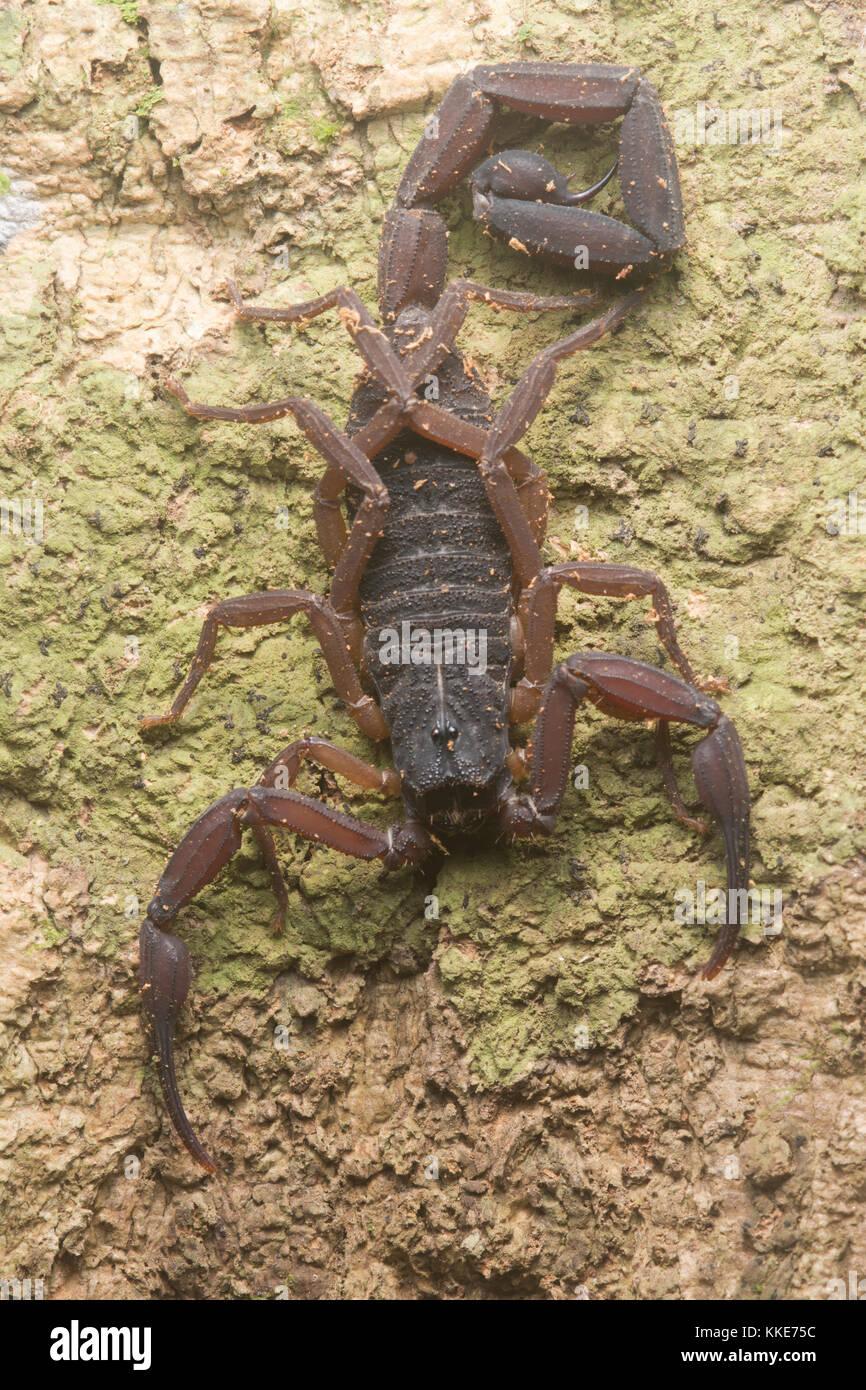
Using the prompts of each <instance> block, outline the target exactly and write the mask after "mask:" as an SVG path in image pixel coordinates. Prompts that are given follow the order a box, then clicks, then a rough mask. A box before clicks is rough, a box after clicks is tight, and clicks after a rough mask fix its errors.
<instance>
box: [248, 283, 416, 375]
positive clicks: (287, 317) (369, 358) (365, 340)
mask: <svg viewBox="0 0 866 1390" xmlns="http://www.w3.org/2000/svg"><path fill="white" fill-rule="evenodd" d="M226 283H227V286H228V291H229V294H230V295H231V297H232V301H233V303H234V306H235V309H236V311H237V313H238V316H239V317H240V318H242V319H248V320H256V321H264V322H268V323H299V322H302V321H303V320H305V319H311V318H315V317H316V315H318V314H322V313H324V312H325V310H326V309H332V308H336V309H337V310H338V311H339V315H340V319H341V321H342V323H343V326H344V328H345V329H346V331H347V333H349V334H350V336H351V337H352V339H353V341H354V343H355V346H356V347H357V349H358V351H359V353H360V354H361V356H362V357H363V359H364V361H365V362H366V364H367V366H368V367H369V368H370V370H371V371H372V372H373V373H374V374H375V375H376V376H377V377H378V378H379V380H380V381H382V382H384V383H385V384H386V385H387V386H388V387H389V389H390V390H392V391H393V392H394V393H395V394H396V395H398V396H399V395H401V394H403V393H405V392H407V390H408V382H407V380H406V374H405V371H404V369H403V366H402V364H401V362H400V358H399V357H398V355H397V353H396V352H395V351H394V349H393V348H392V346H391V344H390V343H389V342H388V339H387V338H386V337H385V334H384V333H383V332H382V330H381V328H379V326H378V325H377V323H376V322H375V320H374V319H373V318H372V316H371V314H370V312H369V310H368V309H367V307H366V305H365V304H364V303H363V301H362V300H361V299H360V298H359V297H358V295H357V294H356V293H355V291H354V290H351V289H349V288H348V286H346V285H338V286H337V288H336V289H333V290H329V291H328V293H327V294H321V295H319V296H318V298H317V299H307V300H304V301H303V302H301V303H299V304H289V305H287V306H286V307H285V308H282V309H267V308H265V307H263V306H262V307H259V306H258V305H255V304H247V302H246V300H244V299H242V298H241V295H240V292H239V290H238V287H237V285H236V284H235V283H234V281H233V280H229V281H227V282H226Z"/></svg>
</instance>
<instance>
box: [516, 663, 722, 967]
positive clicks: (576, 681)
mask: <svg viewBox="0 0 866 1390" xmlns="http://www.w3.org/2000/svg"><path fill="white" fill-rule="evenodd" d="M584 700H589V701H591V703H592V704H594V705H596V706H597V708H598V709H600V710H601V711H602V713H603V714H608V715H611V716H612V717H613V718H615V719H627V720H645V719H657V720H660V721H661V722H663V723H664V724H669V723H671V722H672V721H677V722H681V723H685V724H693V725H695V726H697V727H698V728H701V729H706V730H707V733H706V735H705V737H704V738H702V739H701V741H700V742H699V743H698V744H697V745H696V746H695V749H694V751H693V753H692V771H693V773H694V778H695V783H696V785H697V789H698V794H699V796H700V799H701V802H702V804H703V805H704V806H705V807H706V809H707V811H709V813H710V815H711V816H713V817H714V818H715V819H716V820H717V821H718V822H719V825H720V826H721V830H722V836H723V839H724V843H725V860H726V864H727V888H728V892H727V904H728V910H727V913H726V914H725V916H726V920H725V923H724V925H723V926H722V928H721V930H720V932H719V936H718V939H717V941H716V944H715V948H714V950H713V953H712V955H711V957H710V959H709V961H708V962H707V964H706V966H705V967H704V970H703V975H704V978H705V979H708V980H710V979H712V978H713V977H714V976H715V975H717V974H718V973H719V971H720V970H721V968H722V966H723V965H724V963H725V961H726V960H727V959H728V957H729V955H730V954H731V951H732V950H733V947H734V943H735V942H736V939H737V936H738V934H739V929H740V925H741V923H742V921H743V920H744V919H743V907H744V898H745V899H746V901H748V884H749V784H748V779H747V776H746V766H745V762H744V760H743V751H742V748H741V746H740V740H739V738H738V736H737V731H736V729H735V728H734V725H733V724H732V722H731V720H730V719H728V718H727V717H726V716H725V715H723V714H722V711H721V710H720V708H719V706H718V705H717V704H716V702H715V700H713V699H711V698H710V696H709V695H705V694H703V693H702V692H701V691H698V690H695V689H694V688H693V687H692V686H689V685H687V684H686V682H685V681H682V680H680V678H679V677H678V676H674V675H670V674H668V672H666V671H662V670H660V669H659V668H658V667H656V666H648V665H647V664H646V662H643V661H635V660H633V659H632V658H631V657H625V656H608V655H607V654H605V653H604V652H578V653H577V654H576V655H575V656H570V657H569V658H568V659H567V660H566V661H563V662H561V663H560V665H559V666H557V667H556V669H555V671H554V672H553V675H552V676H551V678H550V680H549V681H548V683H547V687H546V689H545V692H544V698H543V700H542V705H541V711H540V713H539V716H538V720H537V722H536V727H535V733H534V735H533V740H532V766H531V772H530V788H529V794H528V795H527V796H512V797H510V798H509V799H508V800H507V801H505V802H504V803H503V806H502V808H501V812H500V814H501V818H502V823H503V824H504V826H505V827H506V828H507V829H508V830H509V831H510V832H511V833H512V834H516V835H519V836H531V835H536V834H539V833H541V834H544V833H549V832H550V830H552V828H553V825H554V823H555V817H556V814H557V812H558V811H559V809H560V806H561V805H562V798H563V795H564V792H565V787H566V784H567V781H568V772H569V764H570V761H571V741H572V735H573V732H574V715H575V710H576V709H577V707H578V705H580V704H582V703H583V701H584Z"/></svg>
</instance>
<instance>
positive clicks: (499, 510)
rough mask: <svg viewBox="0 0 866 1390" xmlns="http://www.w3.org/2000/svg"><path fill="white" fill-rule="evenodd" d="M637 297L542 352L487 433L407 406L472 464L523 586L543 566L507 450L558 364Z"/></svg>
mask: <svg viewBox="0 0 866 1390" xmlns="http://www.w3.org/2000/svg"><path fill="white" fill-rule="evenodd" d="M640 295H641V291H640V290H638V291H636V292H635V293H633V294H630V295H627V296H626V298H625V299H623V300H622V301H621V302H620V303H619V304H617V305H616V306H615V307H614V308H613V309H610V310H608V312H607V313H606V314H603V315H602V317H601V318H597V319H593V320H592V322H591V323H588V324H585V325H584V327H583V328H579V329H578V330H577V331H576V332H575V333H571V334H570V335H569V336H568V337H567V338H562V339H561V340H560V341H559V342H556V343H552V344H551V346H550V347H547V348H544V350H543V351H542V352H540V353H539V354H538V355H537V357H535V358H534V360H533V361H532V362H531V363H530V365H529V367H528V368H527V369H526V371H525V372H524V373H523V376H522V377H521V378H520V381H519V382H518V383H517V386H516V387H515V388H514V390H513V391H512V393H511V395H510V396H509V397H508V399H507V400H506V401H505V403H504V404H503V405H502V406H501V407H500V409H499V411H498V412H497V415H496V419H495V420H494V422H493V424H492V426H491V427H490V429H489V430H479V429H478V428H477V427H475V426H472V425H470V424H469V423H468V422H466V421H463V420H457V419H455V418H454V417H453V416H451V415H449V414H448V413H447V412H446V411H442V410H439V409H438V408H437V407H436V406H434V405H432V404H431V403H430V402H429V401H422V400H417V399H416V401H414V402H413V403H412V405H411V407H410V418H411V420H412V424H413V426H414V428H415V429H417V430H418V431H419V432H420V433H422V434H427V435H429V436H430V437H431V438H433V439H436V440H438V441H439V442H440V443H443V444H448V445H449V446H450V447H451V448H454V449H457V450H459V451H461V452H463V453H466V454H468V455H469V456H470V457H473V458H475V459H476V460H477V462H478V468H479V471H480V473H481V477H482V479H483V481H484V488H485V491H486V493H487V496H488V498H489V500H490V505H491V506H492V508H493V510H494V512H495V514H496V518H497V520H498V522H499V524H500V526H501V527H502V530H503V533H504V535H505V537H506V539H507V540H508V543H509V546H510V548H511V553H512V556H513V559H514V566H515V570H516V571H517V576H518V579H519V580H520V583H521V584H523V585H529V584H531V583H532V581H533V580H534V579H535V578H536V576H537V575H538V574H539V573H540V572H541V570H542V568H543V562H542V558H541V552H540V550H539V549H538V545H537V543H536V540H535V536H534V535H533V531H532V527H531V526H530V524H529V522H528V521H527V518H526V515H525V513H524V511H523V508H522V506H521V505H520V499H519V497H518V495H517V492H516V489H515V486H514V483H513V481H512V478H511V475H510V473H509V470H508V467H507V463H506V459H507V454H508V451H509V450H510V449H512V448H513V447H514V445H515V444H516V442H517V440H518V439H520V438H521V437H522V436H523V435H524V434H525V433H526V431H527V429H528V428H529V426H530V425H531V424H532V421H533V420H534V419H535V417H536V415H537V414H538V412H539V410H540V409H541V407H542V405H543V404H544V402H545V400H546V399H547V396H548V394H549V392H550V389H551V387H552V385H553V382H554V379H555V376H556V367H557V364H558V362H559V361H561V360H562V359H563V358H565V357H569V356H570V355H571V354H572V353H574V352H579V351H580V350H581V349H582V348H587V347H591V346H592V344H593V343H595V342H597V341H598V339H599V338H601V337H603V336H604V334H605V333H607V332H609V331H610V330H611V329H612V328H615V327H616V325H617V324H618V323H620V322H621V321H622V319H624V318H625V316H626V314H627V313H628V312H629V311H630V310H631V309H632V308H633V307H634V305H635V304H636V303H637V301H638V300H639V298H640ZM479 444H480V447H479Z"/></svg>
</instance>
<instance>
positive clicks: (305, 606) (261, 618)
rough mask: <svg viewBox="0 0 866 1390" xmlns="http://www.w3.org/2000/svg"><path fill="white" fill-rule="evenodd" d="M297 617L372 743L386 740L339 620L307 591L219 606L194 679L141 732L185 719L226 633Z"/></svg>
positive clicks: (206, 627) (277, 592) (207, 625)
mask: <svg viewBox="0 0 866 1390" xmlns="http://www.w3.org/2000/svg"><path fill="white" fill-rule="evenodd" d="M296 613H305V614H306V615H307V617H308V618H309V620H310V625H311V626H312V628H313V631H314V633H315V634H316V637H317V638H318V641H319V645H320V646H321V648H322V652H323V654H324V657H325V661H326V662H327V665H328V670H329V671H330V674H331V679H332V680H333V682H334V688H335V689H336V691H337V694H338V695H339V696H340V698H341V699H342V700H344V701H345V703H346V704H347V705H348V708H349V712H350V714H351V715H352V717H353V718H354V720H355V722H356V723H357V724H358V727H359V728H360V729H362V730H363V732H364V733H365V734H367V735H368V737H370V738H373V739H382V738H387V736H388V727H387V725H386V724H385V720H384V718H383V716H382V712H381V710H380V709H379V706H378V705H377V704H376V701H375V700H373V699H372V698H371V696H369V695H365V694H364V691H363V690H362V688H361V683H360V680H359V678H358V672H357V670H356V668H355V666H354V665H353V662H352V658H351V652H350V649H349V647H348V644H347V642H346V639H345V636H344V634H343V632H342V631H341V628H340V622H339V616H338V614H336V613H335V612H334V610H333V609H332V608H331V606H330V604H329V603H328V602H327V601H326V600H325V599H323V598H322V597H321V596H320V595H319V594H311V593H306V592H304V590H302V589H267V590H265V592H264V593H260V594H246V595H245V596H244V597H243V598H230V599H224V600H223V601H222V602H220V603H217V604H214V606H213V608H212V609H211V611H210V612H209V613H208V615H207V617H206V618H205V620H204V623H203V625H202V630H201V636H200V638H199V643H198V648H197V650H196V654H195V656H194V657H193V662H192V666H191V667H190V670H189V674H188V676H187V678H186V680H185V681H184V683H183V685H182V686H181V689H180V690H179V692H178V694H177V695H176V697H175V699H174V702H173V704H172V706H171V708H170V709H169V710H168V712H167V713H166V714H163V715H150V716H147V717H145V718H144V719H142V721H141V724H140V726H139V727H140V729H141V730H145V729H153V728H156V727H158V726H159V725H161V724H173V723H174V722H175V721H176V720H177V719H179V718H180V716H181V714H182V713H183V711H184V709H185V708H186V706H187V704H188V703H189V701H190V699H191V697H192V695H193V693H194V691H195V689H196V687H197V686H198V684H199V681H200V680H201V678H202V676H203V675H204V673H205V671H206V670H207V669H208V667H209V666H210V664H211V661H212V660H213V655H214V650H215V648H216V639H217V633H218V631H219V629H220V628H221V627H267V626H268V625H269V624H272V623H284V622H287V621H288V620H289V618H291V617H294V615H295V614H296Z"/></svg>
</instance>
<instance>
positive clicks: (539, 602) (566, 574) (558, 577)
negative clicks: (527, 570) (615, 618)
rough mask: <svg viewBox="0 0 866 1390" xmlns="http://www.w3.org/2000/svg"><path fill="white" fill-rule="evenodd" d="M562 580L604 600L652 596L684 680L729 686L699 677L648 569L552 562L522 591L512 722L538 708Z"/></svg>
mask: <svg viewBox="0 0 866 1390" xmlns="http://www.w3.org/2000/svg"><path fill="white" fill-rule="evenodd" d="M563 584H567V585H568V586H569V587H570V588H572V589H577V591H578V592H579V593H581V594H597V595H600V596H603V597H606V598H625V599H636V598H647V597H648V598H651V599H652V609H651V611H650V613H649V615H648V616H649V617H650V619H651V621H652V622H653V623H654V624H655V629H656V632H657V633H658V639H659V642H660V643H661V645H662V646H663V647H664V649H665V651H666V652H667V654H668V656H669V657H670V658H671V660H672V661H673V663H674V665H675V666H676V668H677V670H678V671H679V672H680V675H681V676H682V677H683V679H684V680H686V681H688V683H689V684H690V685H694V686H697V687H698V689H699V690H714V691H719V690H725V689H727V685H726V682H725V681H724V680H720V679H718V678H716V677H711V678H709V679H708V680H699V679H698V678H697V677H696V676H695V673H694V671H693V670H692V668H691V665H690V663H689V661H688V658H687V657H686V655H685V653H684V652H683V651H682V649H681V648H680V645H679V642H678V641H677V633H676V625H675V623H674V610H673V605H672V603H671V600H670V595H669V594H668V591H667V589H666V588H665V585H664V584H663V582H662V581H661V579H659V577H658V575H656V574H653V573H652V572H651V571H650V570H641V569H636V568H635V567H634V566H633V565H611V564H594V563H590V562H587V563H585V562H583V561H581V560H576V561H569V562H568V563H567V564H564V565H552V566H551V567H550V568H549V569H543V570H541V572H540V573H539V574H538V575H536V577H535V579H534V580H533V582H532V584H531V585H530V587H529V588H528V589H527V590H526V592H525V593H524V595H523V599H522V604H523V613H524V626H525V631H526V660H525V675H524V677H523V679H522V680H521V681H520V682H519V684H518V685H517V686H516V687H515V695H514V710H513V715H514V722H515V723H522V722H523V721H524V720H526V719H530V718H531V717H532V715H533V714H534V713H535V711H536V709H537V708H538V701H539V699H540V697H541V691H542V689H543V688H544V683H545V681H546V680H547V675H548V672H549V671H550V665H551V661H552V660H553V629H554V620H555V618H556V601H557V598H558V596H559V591H560V589H561V587H562V585H563Z"/></svg>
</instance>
